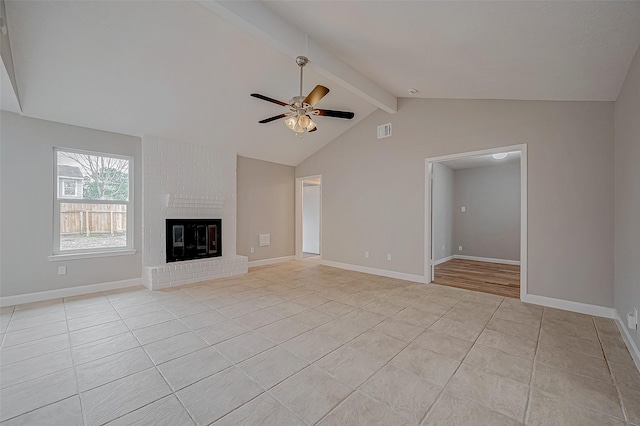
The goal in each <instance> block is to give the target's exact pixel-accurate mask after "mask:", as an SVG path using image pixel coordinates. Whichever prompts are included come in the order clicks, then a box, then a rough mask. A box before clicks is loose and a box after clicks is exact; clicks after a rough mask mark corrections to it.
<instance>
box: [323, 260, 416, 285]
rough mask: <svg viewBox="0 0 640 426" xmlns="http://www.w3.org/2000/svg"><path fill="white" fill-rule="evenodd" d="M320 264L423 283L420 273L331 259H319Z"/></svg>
mask: <svg viewBox="0 0 640 426" xmlns="http://www.w3.org/2000/svg"><path fill="white" fill-rule="evenodd" d="M320 264H321V265H325V266H331V267H332V268H340V269H346V270H349V271H356V272H364V273H365V274H371V275H380V276H382V277H388V278H396V279H398V280H405V281H412V282H417V283H424V277H423V276H422V275H413V274H405V273H404V272H396V271H388V270H386V269H376V268H369V267H367V266H359V265H351V264H349V263H340V262H333V261H331V260H321V261H320Z"/></svg>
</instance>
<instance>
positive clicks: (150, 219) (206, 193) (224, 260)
mask: <svg viewBox="0 0 640 426" xmlns="http://www.w3.org/2000/svg"><path fill="white" fill-rule="evenodd" d="M142 159H143V160H142V176H143V182H142V186H143V214H142V222H143V254H142V258H143V265H144V279H143V281H144V284H145V285H146V286H147V287H148V288H150V289H152V290H156V289H160V288H167V287H174V286H179V285H184V284H189V283H194V282H199V281H205V280H209V279H215V278H222V277H228V276H232V275H238V274H244V273H246V272H247V267H248V259H247V257H246V256H238V255H236V161H237V160H236V154H235V153H231V152H226V151H221V150H219V149H217V148H213V147H210V146H204V145H194V144H188V143H181V142H174V141H170V140H167V139H162V138H158V137H155V136H147V135H145V136H143V137H142ZM212 218H215V219H219V220H220V222H219V225H220V233H221V239H220V240H219V246H220V247H219V248H220V251H219V252H218V253H216V254H215V256H212V257H209V256H202V257H198V256H195V257H196V258H192V259H184V257H183V258H181V259H176V261H170V262H167V254H168V253H167V242H168V241H169V240H170V239H173V235H168V233H167V223H168V222H167V219H170V220H182V221H184V220H196V221H199V220H208V219H212ZM176 223H177V222H176ZM171 229H172V231H171V232H173V228H171ZM178 229H179V228H178ZM184 229H186V228H183V230H184ZM206 230H207V235H208V232H209V228H206ZM176 232H179V231H176ZM195 232H196V234H195V237H196V239H197V232H198V230H197V228H196V231H195ZM201 232H202V231H201ZM204 235H205V234H202V236H204ZM204 241H205V242H204V244H201V245H203V246H206V245H207V242H206V238H205V240H204ZM196 246H197V241H196ZM198 250H199V249H198V248H197V247H196V248H195V251H196V252H197V251H198ZM200 250H201V251H202V252H204V250H205V249H204V248H201V249H200ZM209 250H212V251H213V250H214V249H213V248H212V247H207V249H206V251H207V252H208V251H209ZM212 254H213V253H212Z"/></svg>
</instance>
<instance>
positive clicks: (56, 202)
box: [49, 147, 136, 261]
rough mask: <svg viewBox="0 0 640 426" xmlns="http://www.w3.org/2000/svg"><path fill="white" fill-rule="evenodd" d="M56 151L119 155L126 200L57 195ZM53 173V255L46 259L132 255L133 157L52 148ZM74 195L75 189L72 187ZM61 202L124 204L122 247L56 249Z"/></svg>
mask: <svg viewBox="0 0 640 426" xmlns="http://www.w3.org/2000/svg"><path fill="white" fill-rule="evenodd" d="M58 152H71V153H75V154H86V155H94V156H100V157H110V158H120V159H123V160H127V161H129V197H128V198H129V199H128V200H127V201H120V200H89V199H84V198H74V197H71V196H67V197H68V198H65V196H64V194H59V189H58V185H59V183H58ZM53 164H54V167H53V173H54V179H53V180H54V190H53V254H52V255H51V256H49V260H50V261H63V260H68V259H83V258H92V257H103V256H119V255H128V254H134V253H135V252H136V250H135V249H134V246H133V236H134V233H133V223H134V207H133V206H134V198H133V197H134V194H133V188H134V158H133V157H131V156H128V155H120V154H111V153H106V152H96V151H86V150H81V149H75V148H63V147H55V148H54V149H53ZM76 194H77V190H76ZM63 203H71V204H120V205H125V206H126V207H127V232H126V239H127V245H126V246H123V247H107V248H91V249H77V250H60V205H61V204H63Z"/></svg>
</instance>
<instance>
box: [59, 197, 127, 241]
mask: <svg viewBox="0 0 640 426" xmlns="http://www.w3.org/2000/svg"><path fill="white" fill-rule="evenodd" d="M60 209H61V211H60V234H61V235H65V234H86V235H89V234H92V233H93V234H111V235H114V234H115V233H122V232H126V230H127V211H126V209H127V206H124V205H120V204H75V203H73V204H72V203H63V204H61V205H60Z"/></svg>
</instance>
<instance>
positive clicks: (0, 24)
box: [0, 0, 22, 113]
mask: <svg viewBox="0 0 640 426" xmlns="http://www.w3.org/2000/svg"><path fill="white" fill-rule="evenodd" d="M0 58H1V60H2V64H1V67H2V69H1V70H0V78H1V79H2V82H1V83H2V93H3V95H2V98H3V99H4V100H5V103H8V104H9V105H3V107H5V108H7V110H8V111H12V112H17V113H22V107H21V106H20V98H19V97H18V85H17V83H16V73H15V71H14V68H13V56H12V55H11V43H10V42H9V32H8V30H7V11H6V9H5V5H4V0H0ZM7 80H8V81H7Z"/></svg>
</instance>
